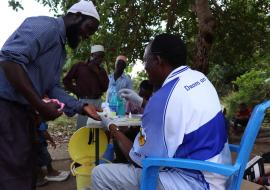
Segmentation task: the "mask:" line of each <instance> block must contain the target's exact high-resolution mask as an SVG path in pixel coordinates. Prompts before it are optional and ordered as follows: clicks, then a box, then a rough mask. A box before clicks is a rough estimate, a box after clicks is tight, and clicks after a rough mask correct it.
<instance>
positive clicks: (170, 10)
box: [166, 0, 177, 33]
mask: <svg viewBox="0 0 270 190" xmlns="http://www.w3.org/2000/svg"><path fill="white" fill-rule="evenodd" d="M176 8H177V1H176V0H172V1H171V2H170V7H169V8H168V20H167V25H166V32H167V33H169V32H170V31H171V29H172V28H173V26H174V24H175V21H176V16H175V14H176V13H175V12H176Z"/></svg>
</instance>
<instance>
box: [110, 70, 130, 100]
mask: <svg viewBox="0 0 270 190" xmlns="http://www.w3.org/2000/svg"><path fill="white" fill-rule="evenodd" d="M113 88H116V92H118V91H119V90H121V89H123V88H129V89H132V81H131V79H130V77H129V76H127V75H125V74H122V75H121V76H120V77H119V78H118V79H117V80H116V81H115V80H114V74H113V73H112V74H110V75H109V88H108V91H107V101H108V100H110V96H111V95H110V93H111V91H112V89H113Z"/></svg>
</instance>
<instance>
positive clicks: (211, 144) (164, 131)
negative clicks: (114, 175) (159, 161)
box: [130, 66, 231, 190]
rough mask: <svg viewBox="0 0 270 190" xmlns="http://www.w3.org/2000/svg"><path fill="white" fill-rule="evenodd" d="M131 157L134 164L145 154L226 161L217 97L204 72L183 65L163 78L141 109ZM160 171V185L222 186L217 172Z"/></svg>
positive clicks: (227, 154)
mask: <svg viewBox="0 0 270 190" xmlns="http://www.w3.org/2000/svg"><path fill="white" fill-rule="evenodd" d="M130 157H131V158H132V160H133V161H135V162H136V163H137V164H139V165H141V161H142V159H143V158H145V157H163V158H172V157H174V158H189V159H197V160H207V161H210V162H215V163H223V164H229V163H230V162H231V158H230V151H229V148H228V143H227V133H226V126H225V120H224V117H223V115H222V113H221V106H220V102H219V98H218V95H217V92H216V90H215V88H214V87H213V85H212V84H211V82H210V81H209V80H208V79H207V77H206V76H205V75H203V74H202V73H200V72H198V71H194V70H191V69H190V68H188V67H186V66H182V67H179V68H177V69H175V70H174V71H173V72H172V73H171V74H170V75H169V76H168V77H167V79H166V80H165V82H164V84H163V86H162V87H161V88H160V89H159V90H158V91H157V92H155V94H154V95H153V96H152V97H151V98H150V100H149V102H148V104H147V106H146V108H145V110H144V114H143V118H142V129H141V133H139V134H138V135H137V137H136V139H135V141H134V144H133V148H132V149H131V151H130ZM183 171H184V172H183ZM159 176H160V180H161V182H162V184H163V186H164V187H165V189H187V190H188V189H211V190H224V189H225V183H226V178H225V177H223V176H220V175H216V174H212V173H205V172H200V171H189V170H181V169H172V170H169V171H165V172H160V174H159ZM176 182H177V183H176Z"/></svg>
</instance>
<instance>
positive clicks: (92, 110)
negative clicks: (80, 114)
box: [83, 104, 102, 121]
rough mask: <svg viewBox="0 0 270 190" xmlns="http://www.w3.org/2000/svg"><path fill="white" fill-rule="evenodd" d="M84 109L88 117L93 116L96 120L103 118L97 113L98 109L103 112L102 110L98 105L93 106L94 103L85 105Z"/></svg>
mask: <svg viewBox="0 0 270 190" xmlns="http://www.w3.org/2000/svg"><path fill="white" fill-rule="evenodd" d="M83 111H84V113H85V114H86V115H87V116H88V117H91V118H93V119H94V120H98V121H100V120H101V118H100V116H99V115H98V114H97V111H98V112H102V110H101V109H98V108H97V107H96V106H93V105H90V104H88V105H85V106H84V107H83Z"/></svg>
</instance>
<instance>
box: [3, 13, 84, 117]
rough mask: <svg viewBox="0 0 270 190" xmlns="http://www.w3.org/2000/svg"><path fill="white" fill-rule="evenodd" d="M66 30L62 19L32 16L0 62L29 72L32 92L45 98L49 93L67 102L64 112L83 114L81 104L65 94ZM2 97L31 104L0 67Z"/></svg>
mask: <svg viewBox="0 0 270 190" xmlns="http://www.w3.org/2000/svg"><path fill="white" fill-rule="evenodd" d="M65 43H66V30H65V25H64V20H63V18H62V17H59V18H53V17H47V16H39V17H29V18H27V19H26V20H25V21H24V22H23V23H22V24H21V25H20V26H19V28H18V29H17V30H16V31H15V32H14V33H13V34H12V35H11V36H10V37H9V38H8V39H7V41H6V42H5V44H4V45H3V47H2V49H1V51H0V61H10V62H14V63H17V64H19V65H21V66H22V68H23V69H24V70H25V72H26V73H27V75H28V77H29V79H30V81H31V83H32V85H33V89H34V90H35V91H36V93H37V94H38V95H39V96H40V98H42V97H43V96H44V95H45V94H47V95H48V96H49V97H50V98H57V99H59V100H60V101H61V102H63V103H65V108H64V112H65V113H66V114H67V115H69V116H72V115H74V114H75V113H81V111H82V105H83V103H82V102H78V101H77V100H76V99H75V98H73V97H71V96H69V95H68V94H66V92H65V91H64V90H63V89H62V87H61V86H60V76H61V73H62V67H63V65H64V62H65V58H66V51H65ZM0 97H1V98H4V99H7V100H10V101H15V102H18V103H21V104H26V105H27V104H29V102H28V101H27V100H26V99H25V98H24V97H23V96H22V95H21V94H20V93H19V92H18V91H16V90H15V89H14V88H13V87H12V85H10V83H9V81H8V80H7V79H6V77H5V74H4V72H3V71H2V70H1V67H0Z"/></svg>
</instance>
